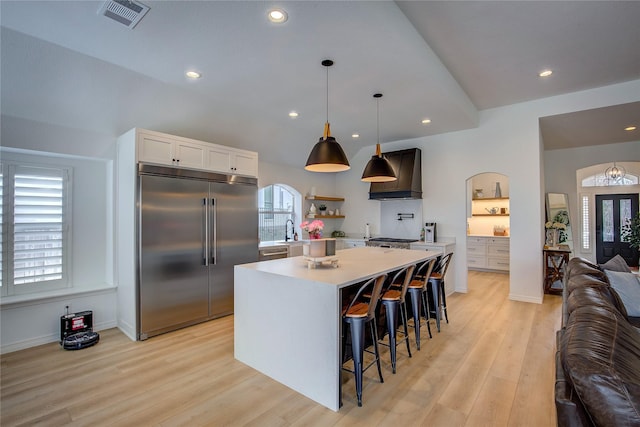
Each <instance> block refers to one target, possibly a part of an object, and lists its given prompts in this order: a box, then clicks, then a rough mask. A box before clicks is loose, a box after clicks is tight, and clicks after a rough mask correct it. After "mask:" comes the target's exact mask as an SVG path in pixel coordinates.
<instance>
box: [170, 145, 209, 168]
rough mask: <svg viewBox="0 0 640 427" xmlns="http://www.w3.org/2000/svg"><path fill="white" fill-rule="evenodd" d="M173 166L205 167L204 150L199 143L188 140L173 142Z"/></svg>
mask: <svg viewBox="0 0 640 427" xmlns="http://www.w3.org/2000/svg"><path fill="white" fill-rule="evenodd" d="M174 153H175V163H174V165H175V166H182V167H185V168H197V169H204V168H205V164H204V162H205V155H204V153H205V150H204V148H203V147H202V146H201V145H197V144H191V143H188V142H176V143H175V150H174Z"/></svg>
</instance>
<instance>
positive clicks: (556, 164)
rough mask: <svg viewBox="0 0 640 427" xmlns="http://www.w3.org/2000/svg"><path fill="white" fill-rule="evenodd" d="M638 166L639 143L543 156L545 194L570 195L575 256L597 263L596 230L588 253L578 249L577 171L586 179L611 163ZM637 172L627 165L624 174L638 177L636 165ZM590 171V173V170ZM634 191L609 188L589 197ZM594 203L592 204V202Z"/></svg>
mask: <svg viewBox="0 0 640 427" xmlns="http://www.w3.org/2000/svg"><path fill="white" fill-rule="evenodd" d="M614 161H615V162H618V164H619V165H620V164H622V163H623V162H639V161H640V141H632V142H622V143H617V144H606V145H596V146H591V147H578V148H570V149H564V150H552V151H546V152H545V153H544V164H545V168H544V177H545V192H546V193H566V194H568V195H569V214H570V216H571V224H572V234H573V239H574V242H573V247H574V255H576V256H581V257H583V258H586V259H588V260H590V261H591V262H594V263H595V262H596V257H595V248H594V244H595V240H594V236H595V229H592V232H591V240H592V241H591V245H590V247H591V248H590V249H589V250H587V251H583V250H582V249H581V245H580V226H581V221H580V218H579V215H580V210H579V208H580V205H579V201H578V197H579V195H578V191H579V185H578V179H581V178H580V177H578V176H577V171H578V170H580V169H584V170H585V172H586V173H587V175H586V176H588V175H591V174H593V173H598V172H600V173H601V172H604V170H605V169H606V168H607V164H608V165H609V166H610V165H612V162H614ZM592 165H600V166H599V167H595V168H590V166H592ZM634 166H635V167H636V170H632V168H631V167H630V165H629V164H627V171H628V172H631V171H633V173H634V174H640V171H638V170H637V165H634ZM591 169H593V170H591ZM637 191H638V190H637V187H610V188H602V187H597V188H590V189H588V191H587V192H588V193H590V194H610V193H633V192H637ZM592 203H593V200H592Z"/></svg>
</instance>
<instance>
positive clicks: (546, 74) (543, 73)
mask: <svg viewBox="0 0 640 427" xmlns="http://www.w3.org/2000/svg"><path fill="white" fill-rule="evenodd" d="M551 74H553V71H551V70H542V71H540V72H539V73H538V76H540V77H549V76H550V75H551Z"/></svg>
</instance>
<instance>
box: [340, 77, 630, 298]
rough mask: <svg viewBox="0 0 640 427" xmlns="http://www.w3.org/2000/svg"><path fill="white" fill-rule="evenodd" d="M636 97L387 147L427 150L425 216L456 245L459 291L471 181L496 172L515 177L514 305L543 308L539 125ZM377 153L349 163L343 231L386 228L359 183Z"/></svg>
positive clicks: (584, 100)
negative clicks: (369, 225)
mask: <svg viewBox="0 0 640 427" xmlns="http://www.w3.org/2000/svg"><path fill="white" fill-rule="evenodd" d="M638 93H640V80H636V81H632V82H627V83H622V84H618V85H612V86H608V87H603V88H598V89H593V90H588V91H581V92H576V93H572V94H568V95H562V96H556V97H551V98H545V99H540V100H536V101H531V102H526V103H521V104H516V105H511V106H507V107H502V108H495V109H491V110H485V111H482V112H481V113H480V124H479V127H478V128H477V129H470V130H465V131H460V132H452V133H448V134H442V135H435V136H431V137H425V138H418V139H414V140H407V141H397V142H393V143H386V144H383V147H382V150H383V151H393V150H399V149H403V148H412V147H418V148H421V149H422V181H423V183H422V190H423V213H422V216H423V218H425V220H426V219H430V220H434V221H435V222H437V224H438V236H442V237H454V238H455V240H456V255H455V256H454V266H453V267H454V271H455V274H456V279H455V281H456V290H457V291H460V292H466V290H467V268H466V201H467V197H470V195H467V194H466V180H467V179H468V178H470V177H472V176H474V175H476V174H478V173H481V172H496V173H501V174H504V175H506V176H507V177H508V178H509V187H510V188H509V196H510V212H511V216H510V228H511V230H510V234H511V239H510V240H511V260H510V263H511V271H510V284H511V291H510V298H511V299H515V300H521V301H530V302H541V301H542V297H543V293H542V255H541V254H542V246H543V243H544V241H543V235H544V233H543V223H544V188H545V187H544V174H543V167H544V161H545V159H543V157H542V153H543V147H542V144H541V141H540V135H539V125H538V118H539V117H544V116H549V115H554V114H563V113H567V112H573V111H580V110H585V109H591V108H599V107H603V106H608V105H616V104H622V103H627V102H633V101H637V95H635V94H638ZM372 152H373V147H365V148H363V149H362V150H360V152H358V153H357V154H356V156H354V158H353V159H351V160H350V162H351V166H352V169H351V170H350V171H347V172H344V173H342V174H340V175H339V177H338V181H337V184H338V185H339V186H340V187H341V188H343V189H344V192H345V195H346V197H347V199H348V201H349V210H350V211H351V213H352V215H350V217H349V218H347V219H346V220H345V230H351V229H357V228H358V222H362V218H367V219H369V220H370V221H371V222H374V223H378V224H379V223H380V213H379V211H380V207H379V206H376V204H379V203H380V202H376V201H369V200H367V191H368V185H367V184H364V183H361V182H360V180H359V177H360V174H361V173H362V170H363V168H364V166H365V164H366V162H367V161H368V159H369V158H370V156H371V153H372ZM547 161H548V159H547ZM555 167H560V165H555ZM574 174H575V172H574ZM574 181H575V178H574ZM549 185H551V184H549ZM574 188H575V186H574ZM345 204H346V202H345ZM353 213H355V215H353ZM374 234H375V233H374Z"/></svg>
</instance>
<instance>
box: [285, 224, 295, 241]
mask: <svg viewBox="0 0 640 427" xmlns="http://www.w3.org/2000/svg"><path fill="white" fill-rule="evenodd" d="M289 223H291V234H293V232H294V231H295V226H294V225H293V220H292V219H291V218H289V219H288V220H287V222H285V223H284V241H285V242H288V241H289V239H290V237H289V227H288V225H289Z"/></svg>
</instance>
